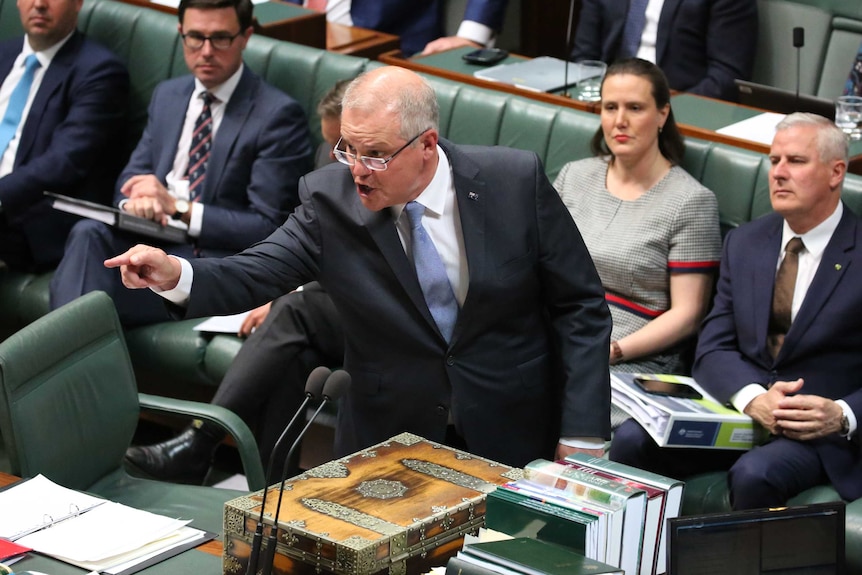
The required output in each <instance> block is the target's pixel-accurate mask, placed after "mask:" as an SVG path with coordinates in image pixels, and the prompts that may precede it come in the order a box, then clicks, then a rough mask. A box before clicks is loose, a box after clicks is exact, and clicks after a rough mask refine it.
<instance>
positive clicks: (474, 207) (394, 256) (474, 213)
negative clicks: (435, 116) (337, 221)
mask: <svg viewBox="0 0 862 575" xmlns="http://www.w3.org/2000/svg"><path fill="white" fill-rule="evenodd" d="M440 147H441V148H443V150H444V153H445V154H446V156H447V158H448V159H449V163H450V165H451V167H452V174H453V184H454V187H455V199H456V202H457V204H458V211H459V216H460V219H461V230H462V233H463V236H464V250H465V252H466V256H467V265H468V269H469V275H470V278H471V279H470V287H469V288H468V291H467V299H466V301H465V302H464V306H463V307H462V309H461V311H460V313H459V315H458V322H457V323H456V325H455V332H454V333H453V335H452V343H454V342H455V341H456V340H457V339H458V334H459V332H460V326H461V325H462V324H463V321H462V320H463V319H464V318H465V317H467V315H468V314H469V309H470V307H471V306H470V305H469V304H470V302H471V301H472V300H474V299H475V298H476V297H477V294H476V293H475V292H476V290H475V289H473V284H474V281H473V279H474V278H479V277H482V276H483V275H484V273H485V271H484V268H485V266H484V263H485V261H484V260H485V258H484V257H483V254H484V253H485V194H484V191H485V183H484V181H481V180H480V179H478V169H477V167H476V166H475V165H474V164H473V163H472V162H470V161H469V160H468V159H467V158H466V157H465V156H463V155H461V154H460V153H459V152H458V150H457V149H456V148H454V147H453V146H452V144H450V143H449V142H446V141H445V140H440ZM357 209H358V210H360V212H359V214H360V216H359V217H360V220H361V221H362V222H363V223H364V225H365V227H366V229H367V230H368V232H369V233H370V234H371V237H372V238H374V241H375V242H376V243H377V247H378V248H379V249H380V253H381V254H382V255H383V258H384V259H385V260H386V262H387V263H388V264H389V266H390V267H391V268H392V271H393V273H394V274H395V276H396V277H397V278H398V281H399V282H400V283H401V286H402V287H403V288H404V291H405V292H406V293H407V296H408V297H409V298H410V300H411V301H412V302H413V305H415V306H416V308H417V309H418V310H419V312H420V313H421V314H422V317H424V318H425V321H427V322H428V324H429V325H430V326H431V327H432V328H433V329H434V331H435V332H436V333H437V334H438V335H440V331H439V329H438V328H437V323H436V322H435V321H434V318H433V317H432V316H431V312H430V311H429V310H428V304H427V303H426V302H425V296H424V295H423V294H422V288H421V287H420V285H419V280H418V278H417V277H416V269H415V268H414V267H413V265H412V264H411V263H410V260H409V259H408V258H407V255H406V254H405V253H404V246H403V245H402V244H401V240H400V239H399V237H398V231H397V230H396V228H395V221H394V220H393V219H392V213H391V211H390V210H388V209H387V210H381V211H380V212H369V211H368V210H366V209H365V208H364V207H362V205H361V204H359V203H357ZM440 337H441V339H442V335H440Z"/></svg>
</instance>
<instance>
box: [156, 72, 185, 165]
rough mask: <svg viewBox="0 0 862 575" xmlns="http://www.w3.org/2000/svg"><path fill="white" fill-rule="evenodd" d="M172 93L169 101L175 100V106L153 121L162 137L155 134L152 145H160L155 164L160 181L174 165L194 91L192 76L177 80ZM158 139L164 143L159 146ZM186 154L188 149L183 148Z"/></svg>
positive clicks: (169, 95)
mask: <svg viewBox="0 0 862 575" xmlns="http://www.w3.org/2000/svg"><path fill="white" fill-rule="evenodd" d="M171 88H172V94H168V101H169V102H176V106H175V107H173V108H171V109H169V110H165V113H164V114H161V113H160V114H157V115H156V117H155V120H154V121H155V122H157V125H158V126H159V128H158V134H163V135H164V136H163V138H164V139H163V140H162V138H159V137H158V136H156V137H155V138H153V146H160V147H159V151H158V163H157V164H156V169H155V173H156V176H157V177H158V178H159V180H161V181H162V182H164V181H165V177H167V175H168V174H169V173H170V171H171V170H172V169H173V167H174V160H176V157H177V153H178V150H177V148H178V147H179V145H180V135H182V131H183V124H184V123H185V121H186V113H187V112H188V108H189V101H190V100H191V98H192V93H193V92H194V91H195V81H194V78H193V77H192V76H189V77H187V78H185V80H184V81H183V82H179V83H177V84H175V85H173V86H171ZM160 141H164V143H165V145H163V146H161V145H160V143H159V142H160ZM184 153H186V154H188V150H184ZM179 176H180V177H185V174H179Z"/></svg>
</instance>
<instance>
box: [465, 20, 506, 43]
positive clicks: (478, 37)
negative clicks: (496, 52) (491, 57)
mask: <svg viewBox="0 0 862 575" xmlns="http://www.w3.org/2000/svg"><path fill="white" fill-rule="evenodd" d="M455 35H456V36H458V37H459V38H466V39H468V40H471V41H473V42H476V43H477V44H482V45H483V46H487V47H489V48H490V47H492V46H493V45H494V40H496V39H497V38H496V34H494V30H493V29H492V28H489V27H488V26H485V25H484V24H480V23H479V22H473V21H472V20H464V21H463V22H461V25H460V26H458V32H456V33H455Z"/></svg>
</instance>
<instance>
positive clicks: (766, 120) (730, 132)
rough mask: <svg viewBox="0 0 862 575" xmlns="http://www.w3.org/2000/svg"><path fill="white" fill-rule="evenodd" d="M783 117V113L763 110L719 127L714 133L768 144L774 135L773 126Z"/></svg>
mask: <svg viewBox="0 0 862 575" xmlns="http://www.w3.org/2000/svg"><path fill="white" fill-rule="evenodd" d="M784 118H785V115H784V114H776V113H775V112H764V113H763V114H758V115H757V116H754V117H752V118H748V119H747V120H742V121H741V122H736V123H735V124H731V125H729V126H725V127H723V128H719V129H718V130H716V131H715V133H716V134H724V135H725V136H732V137H734V138H741V139H743V140H749V141H752V142H758V143H760V144H766V145H767V146H769V145H771V144H772V138H773V137H774V136H775V126H777V125H778V122H780V121H781V120H783V119H784Z"/></svg>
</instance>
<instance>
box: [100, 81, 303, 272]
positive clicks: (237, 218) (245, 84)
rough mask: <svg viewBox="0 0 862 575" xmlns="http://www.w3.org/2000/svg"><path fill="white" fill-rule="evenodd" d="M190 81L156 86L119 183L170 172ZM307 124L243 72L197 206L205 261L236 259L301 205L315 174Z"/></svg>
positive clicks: (294, 106)
mask: <svg viewBox="0 0 862 575" xmlns="http://www.w3.org/2000/svg"><path fill="white" fill-rule="evenodd" d="M193 91H194V78H193V77H192V76H183V77H182V78H174V79H172V80H167V81H165V82H162V83H161V84H159V85H158V86H157V87H156V89H155V90H154V91H153V97H152V99H151V100H150V107H149V119H148V122H147V127H146V129H145V130H144V134H143V135H142V136H141V140H140V142H138V146H137V147H136V148H135V151H134V152H133V153H132V157H131V159H130V160H129V163H128V165H127V166H126V167H125V169H124V170H123V173H122V174H121V175H120V177H119V179H118V180H117V190H116V193H115V196H114V201H115V203H119V202H120V200H122V199H123V198H124V196H123V195H122V194H121V193H120V186H122V184H123V183H124V182H125V181H126V180H127V179H129V178H130V177H132V176H134V175H136V174H155V176H156V177H157V178H158V179H159V180H161V182H162V183H163V184H164V183H165V177H166V176H167V175H168V173H169V172H170V171H171V168H172V167H173V163H174V157H175V156H176V152H177V145H178V142H179V139H180V132H181V131H182V128H183V121H184V120H185V115H186V109H187V107H188V103H189V99H190V98H191V95H192V92H193ZM311 162H312V149H311V143H310V137H309V132H308V123H307V121H306V118H305V114H304V113H303V111H302V108H301V107H300V105H299V104H298V103H297V102H296V101H295V100H293V98H291V97H290V96H288V95H287V94H285V93H283V92H281V91H280V90H278V89H276V88H274V87H272V86H270V85H269V84H267V83H266V82H264V81H263V80H262V79H261V78H260V77H259V76H257V75H256V74H255V73H254V72H252V71H251V70H250V69H249V68H248V67H247V66H246V67H245V68H244V69H243V73H242V77H241V78H240V81H239V84H237V87H236V90H235V91H234V93H233V95H232V96H231V99H230V101H229V102H228V104H227V108H226V109H225V113H224V117H223V118H222V122H221V125H220V126H219V129H218V132H216V136H215V139H214V140H213V146H212V152H211V155H210V160H209V163H208V165H207V176H206V180H205V181H204V190H203V194H202V196H201V199H200V201H201V202H202V203H204V204H205V205H206V208H204V217H203V224H202V227H201V235H200V237H199V238H197V241H196V245H197V247H198V248H199V249H200V254H201V255H202V256H215V257H221V256H225V255H228V254H231V253H236V252H238V251H240V250H242V249H244V248H246V247H248V246H250V245H251V244H253V243H254V242H256V241H259V240H262V239H263V238H265V237H266V236H268V235H269V234H270V233H271V232H272V231H273V230H275V229H276V228H277V227H278V226H279V225H281V224H282V223H284V221H285V220H286V219H287V216H288V215H289V214H290V212H291V211H293V209H294V208H295V207H296V206H297V204H298V203H299V196H298V194H297V184H298V182H299V178H300V177H301V176H302V175H303V174H305V173H306V172H308V171H309V170H311V168H312V163H311Z"/></svg>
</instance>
